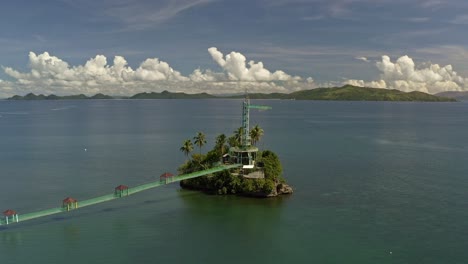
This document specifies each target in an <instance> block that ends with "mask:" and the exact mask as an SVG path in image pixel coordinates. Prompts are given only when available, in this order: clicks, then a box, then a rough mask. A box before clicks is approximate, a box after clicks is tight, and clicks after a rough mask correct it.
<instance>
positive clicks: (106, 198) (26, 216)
mask: <svg viewBox="0 0 468 264" xmlns="http://www.w3.org/2000/svg"><path fill="white" fill-rule="evenodd" d="M240 166H242V165H241V164H233V165H221V166H217V167H214V168H211V169H207V170H202V171H197V172H193V173H189V174H183V175H178V176H174V177H170V178H166V180H158V181H153V182H149V183H145V184H142V185H138V186H135V187H132V188H128V190H125V192H124V194H123V195H117V194H116V193H112V194H106V195H102V196H98V197H94V198H91V199H87V200H81V201H78V204H77V205H78V206H77V208H74V207H72V209H71V210H77V209H79V208H81V207H86V206H91V205H95V204H99V203H104V202H108V201H112V200H115V199H119V198H120V197H124V196H128V195H132V194H135V193H138V192H142V191H146V190H148V189H153V188H156V187H159V186H162V185H166V184H169V183H173V182H178V181H182V180H186V179H192V178H197V177H200V176H204V175H209V174H213V173H215V172H220V171H224V170H229V169H234V168H238V167H240ZM67 211H68V209H67V207H55V208H50V209H46V210H41V211H37V212H32V213H25V214H18V215H17V217H16V218H15V217H10V218H8V220H7V217H6V216H4V217H3V218H0V226H1V225H6V224H7V221H8V224H13V223H17V222H23V221H26V220H31V219H35V218H39V217H44V216H48V215H53V214H58V213H63V212H67Z"/></svg>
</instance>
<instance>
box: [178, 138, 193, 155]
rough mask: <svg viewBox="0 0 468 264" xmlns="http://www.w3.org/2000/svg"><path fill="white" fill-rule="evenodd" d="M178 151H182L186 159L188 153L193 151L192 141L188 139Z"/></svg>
mask: <svg viewBox="0 0 468 264" xmlns="http://www.w3.org/2000/svg"><path fill="white" fill-rule="evenodd" d="M180 151H182V152H183V153H184V154H185V156H186V157H188V155H189V154H190V152H192V151H193V144H192V141H190V139H187V140H185V141H184V144H183V145H182V147H180Z"/></svg>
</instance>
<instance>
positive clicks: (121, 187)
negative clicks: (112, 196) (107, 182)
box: [115, 185, 128, 191]
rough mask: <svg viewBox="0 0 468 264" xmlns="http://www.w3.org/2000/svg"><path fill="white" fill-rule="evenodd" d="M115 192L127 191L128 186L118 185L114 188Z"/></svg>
mask: <svg viewBox="0 0 468 264" xmlns="http://www.w3.org/2000/svg"><path fill="white" fill-rule="evenodd" d="M115 189H116V190H118V191H123V190H127V189H128V186H126V185H119V186H117V187H115Z"/></svg>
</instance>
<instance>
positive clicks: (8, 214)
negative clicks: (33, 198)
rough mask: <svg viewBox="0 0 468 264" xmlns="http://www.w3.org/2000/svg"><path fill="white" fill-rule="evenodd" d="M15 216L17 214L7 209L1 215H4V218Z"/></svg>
mask: <svg viewBox="0 0 468 264" xmlns="http://www.w3.org/2000/svg"><path fill="white" fill-rule="evenodd" d="M16 214H17V213H16V212H15V211H14V210H11V209H8V210H6V211H5V212H3V215H5V216H12V215H16Z"/></svg>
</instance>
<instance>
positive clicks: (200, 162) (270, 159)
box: [178, 126, 292, 197]
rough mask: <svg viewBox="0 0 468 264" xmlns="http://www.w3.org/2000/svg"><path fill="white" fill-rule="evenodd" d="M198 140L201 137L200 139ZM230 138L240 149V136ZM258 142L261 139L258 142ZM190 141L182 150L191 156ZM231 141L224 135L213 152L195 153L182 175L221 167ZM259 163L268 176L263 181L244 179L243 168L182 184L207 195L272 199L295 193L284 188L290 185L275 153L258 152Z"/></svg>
mask: <svg viewBox="0 0 468 264" xmlns="http://www.w3.org/2000/svg"><path fill="white" fill-rule="evenodd" d="M255 127H256V128H257V130H261V131H262V132H263V129H261V128H260V127H258V126H255ZM239 132H242V129H238V130H236V131H235V133H239ZM202 134H203V133H202ZM261 134H263V133H261ZM195 138H198V136H196V137H195ZM230 139H231V140H232V141H233V142H231V143H232V144H233V145H237V146H238V145H239V144H240V137H238V138H236V137H235V136H231V137H230ZM258 140H259V137H258V138H257V139H256V141H258ZM187 141H190V140H186V141H185V142H184V144H183V146H182V147H181V150H183V151H184V153H185V154H186V155H188V154H187V153H188V152H186V151H185V150H186V149H187V146H186V145H187ZM228 141H229V140H228V139H227V137H226V135H224V134H221V135H219V136H217V137H216V142H215V145H214V147H213V149H211V150H210V151H208V152H207V153H206V154H201V153H197V154H193V155H192V156H191V158H190V159H188V160H187V161H186V162H185V163H184V164H182V165H181V166H180V167H179V169H178V170H179V173H180V174H187V173H192V172H196V171H200V170H205V169H209V168H212V167H215V166H218V165H220V161H221V160H222V156H223V155H224V154H226V150H227V149H228V146H227V143H228ZM256 162H257V164H259V165H260V167H261V169H262V170H263V172H264V174H265V177H264V178H245V177H243V176H242V175H240V169H233V170H231V171H227V170H225V171H222V172H218V173H214V174H212V175H207V176H202V177H198V178H193V179H189V180H183V181H181V183H180V185H181V186H182V187H183V188H187V189H194V190H202V191H205V192H207V193H211V194H219V195H223V194H238V195H247V196H257V197H270V196H276V195H278V194H281V193H291V192H292V189H290V187H289V189H287V188H286V189H285V188H284V186H287V185H286V183H285V180H284V179H283V178H282V176H281V174H282V171H283V169H282V166H281V162H280V160H279V158H278V156H277V155H276V154H275V153H274V152H273V151H270V150H265V151H263V152H259V153H258V155H257V160H256ZM283 185H284V186H283Z"/></svg>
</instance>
